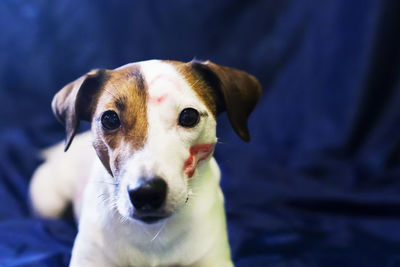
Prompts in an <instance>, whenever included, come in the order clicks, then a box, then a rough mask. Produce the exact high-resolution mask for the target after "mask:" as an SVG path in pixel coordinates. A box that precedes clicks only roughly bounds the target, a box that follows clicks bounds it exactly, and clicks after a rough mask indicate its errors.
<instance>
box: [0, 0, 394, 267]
mask: <svg viewBox="0 0 400 267" xmlns="http://www.w3.org/2000/svg"><path fill="white" fill-rule="evenodd" d="M399 14H400V2H399V1H397V0H390V1H389V0H388V1H383V0H376V1H374V0H360V1H356V0H355V1H349V0H334V1H329V0H322V1H317V0H315V1H313V0H302V1H299V0H292V1H289V0H279V1H272V0H267V1H239V0H238V1H222V0H216V1H204V0H192V1H188V0H179V1H165V0H158V1H147V0H141V1H139V0H136V1H120V0H113V1H108V0H58V1H52V0H37V1H29V0H18V1H17V0H2V1H0V119H1V123H0V129H1V131H0V176H1V177H0V266H65V265H66V264H67V263H68V261H69V257H70V250H71V246H72V242H73V239H74V235H75V233H76V229H75V226H74V225H73V223H72V222H71V221H48V220H39V219H34V218H32V217H31V216H30V214H29V208H28V205H27V197H26V195H27V188H28V182H29V179H30V176H31V174H32V172H33V171H34V169H35V168H36V167H37V166H38V164H39V163H40V159H39V157H38V154H37V153H38V151H39V150H40V149H42V148H44V147H46V146H49V145H51V144H53V143H54V142H56V141H58V140H61V139H62V138H63V137H64V136H63V135H64V131H63V128H62V127H61V125H59V124H58V123H57V122H56V120H55V119H54V118H53V116H52V114H51V110H50V101H51V99H52V96H53V95H54V93H55V92H56V91H57V90H59V89H60V88H61V87H62V86H63V85H65V84H66V83H67V82H69V81H72V80H73V79H75V78H77V77H78V76H80V75H81V74H83V73H85V72H87V71H89V70H90V69H93V68H97V67H104V68H114V67H117V66H119V65H122V64H125V63H128V62H133V61H138V60H145V59H151V58H162V59H176V60H182V61H189V60H191V59H192V58H193V57H196V58H198V59H210V60H212V61H214V62H216V63H219V64H224V65H229V66H232V67H236V68H239V69H243V70H246V71H248V72H249V73H252V74H254V75H255V76H257V77H258V78H259V80H260V81H261V83H262V85H263V88H264V94H263V97H262V99H261V102H260V104H259V106H258V107H257V108H256V110H255V112H254V114H253V115H252V116H251V119H250V121H249V124H250V130H251V136H252V141H251V142H250V143H249V144H246V143H244V142H242V141H241V140H240V139H239V138H238V137H237V136H236V135H235V133H234V132H233V131H232V130H231V128H230V126H229V124H228V122H227V119H226V117H225V116H222V117H221V119H220V121H219V126H218V136H219V138H220V140H221V142H222V144H219V145H218V147H217V149H216V158H217V160H218V161H219V163H220V166H221V169H222V176H223V177H222V178H223V182H222V185H223V190H224V192H225V194H226V202H227V203H226V207H227V215H228V227H229V234H230V241H231V242H230V243H231V246H232V252H233V258H234V261H235V263H236V265H237V266H324V267H326V266H390V267H392V266H400V79H399V78H400V75H399V74H400V51H399V50H400V15H399Z"/></svg>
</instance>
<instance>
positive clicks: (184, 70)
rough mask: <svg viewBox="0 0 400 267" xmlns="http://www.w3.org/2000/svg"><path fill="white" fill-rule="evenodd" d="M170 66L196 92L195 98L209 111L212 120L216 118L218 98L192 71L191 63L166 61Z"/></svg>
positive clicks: (197, 74)
mask: <svg viewBox="0 0 400 267" xmlns="http://www.w3.org/2000/svg"><path fill="white" fill-rule="evenodd" d="M167 62H168V63H170V64H172V65H173V66H174V67H175V69H176V70H177V71H178V72H179V73H180V74H181V75H182V76H183V77H184V78H185V80H186V82H187V83H188V84H189V85H190V87H191V88H193V90H194V91H195V92H196V94H197V96H198V97H199V98H200V100H201V101H202V102H203V104H205V105H206V107H207V108H208V109H209V110H210V111H211V113H212V115H213V116H214V118H216V117H217V114H218V110H217V100H218V97H217V96H216V94H215V91H214V90H212V88H211V87H210V85H209V84H208V83H207V82H206V81H205V80H204V79H203V77H202V76H201V75H200V74H199V72H197V71H195V70H194V69H193V65H192V62H187V63H184V62H179V61H172V60H170V61H167Z"/></svg>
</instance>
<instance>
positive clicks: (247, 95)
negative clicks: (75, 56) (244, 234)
mask: <svg viewBox="0 0 400 267" xmlns="http://www.w3.org/2000/svg"><path fill="white" fill-rule="evenodd" d="M260 95H261V86H260V84H259V82H258V81H257V79H256V78H254V77H253V76H251V75H249V74H247V73H245V72H243V71H240V70H236V69H232V68H229V67H223V66H218V65H216V64H214V63H212V62H210V61H206V62H199V61H192V62H188V63H182V62H177V61H162V60H151V61H144V62H138V63H132V64H127V65H125V66H122V67H120V68H118V69H115V70H94V71H91V72H89V73H88V74H86V75H84V76H82V77H80V78H79V79H77V80H76V81H74V82H72V83H70V84H68V85H66V86H65V87H64V88H62V89H61V90H60V91H59V92H58V93H57V94H56V96H55V97H54V100H53V103H52V107H53V111H54V113H55V115H56V117H57V118H58V119H59V120H60V121H61V122H62V123H64V125H65V127H66V135H67V136H66V143H65V147H64V148H63V145H62V144H59V145H56V146H54V147H51V148H49V149H48V150H46V151H45V152H44V157H45V162H44V164H43V165H41V166H40V167H39V168H38V169H37V171H36V173H35V174H34V177H33V179H32V182H31V187H30V196H31V200H32V204H33V207H34V210H35V211H36V213H37V214H39V215H41V216H46V217H53V218H54V217H59V216H61V214H62V213H63V211H64V210H65V208H66V207H67V205H68V204H69V203H71V202H72V203H73V205H74V212H75V215H76V218H77V219H78V220H79V232H78V235H77V237H76V240H75V244H74V248H73V251H72V259H71V263H70V266H78V267H83V266H84V267H87V266H96V267H99V266H232V265H233V264H232V260H231V256H230V249H229V244H228V237H227V231H226V221H225V212H224V198H223V194H222V192H221V189H220V186H219V180H220V172H219V168H218V165H217V163H216V161H215V159H214V158H213V156H212V155H213V151H214V147H215V144H216V142H217V137H216V117H217V115H218V114H219V113H221V112H223V111H226V112H227V114H228V118H229V120H230V123H231V125H232V127H233V129H234V130H235V131H236V133H237V134H238V135H239V136H240V137H241V138H242V139H243V140H245V141H249V132H248V128H247V118H248V117H249V115H250V113H251V112H252V110H253V108H254V107H255V105H256V103H257V101H258V99H259V98H260ZM80 120H86V121H90V122H91V125H92V127H91V129H92V130H91V132H87V133H83V134H80V135H78V136H76V137H75V142H74V145H73V146H71V148H70V151H68V153H64V150H67V149H68V148H69V146H70V144H71V142H72V139H73V138H74V135H75V133H76V131H77V129H78V126H79V122H80ZM92 145H93V147H94V149H93V148H92Z"/></svg>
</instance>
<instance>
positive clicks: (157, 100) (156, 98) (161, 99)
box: [149, 94, 168, 104]
mask: <svg viewBox="0 0 400 267" xmlns="http://www.w3.org/2000/svg"><path fill="white" fill-rule="evenodd" d="M167 97H168V95H167V94H163V95H161V96H150V98H149V102H150V103H151V104H161V103H162V102H164V100H165V99H166V98H167Z"/></svg>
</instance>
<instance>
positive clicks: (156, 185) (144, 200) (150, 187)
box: [128, 177, 167, 212]
mask: <svg viewBox="0 0 400 267" xmlns="http://www.w3.org/2000/svg"><path fill="white" fill-rule="evenodd" d="M128 193H129V198H130V200H131V202H132V205H133V206H134V207H135V209H137V210H139V211H141V212H152V211H155V210H157V209H159V208H160V207H161V206H162V204H163V203H164V201H165V197H166V195H167V183H166V182H165V181H164V180H163V179H161V178H158V177H157V178H152V179H150V180H143V182H142V183H141V184H140V185H139V186H137V187H136V188H133V189H129V190H128Z"/></svg>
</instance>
